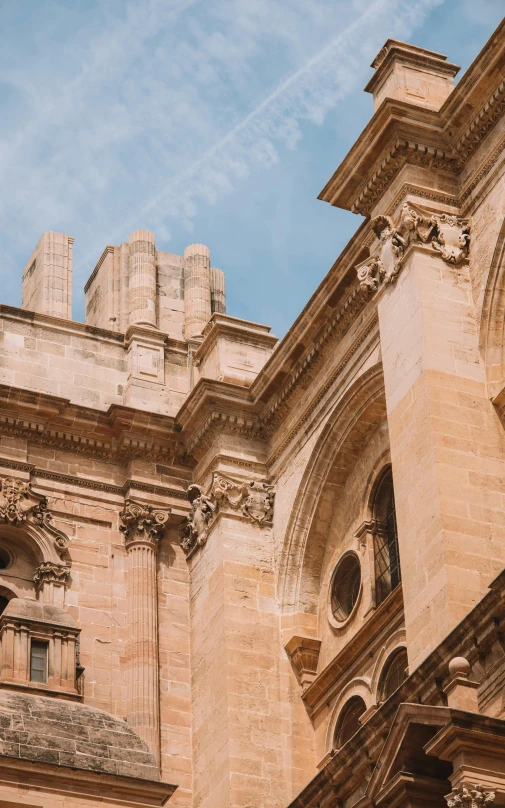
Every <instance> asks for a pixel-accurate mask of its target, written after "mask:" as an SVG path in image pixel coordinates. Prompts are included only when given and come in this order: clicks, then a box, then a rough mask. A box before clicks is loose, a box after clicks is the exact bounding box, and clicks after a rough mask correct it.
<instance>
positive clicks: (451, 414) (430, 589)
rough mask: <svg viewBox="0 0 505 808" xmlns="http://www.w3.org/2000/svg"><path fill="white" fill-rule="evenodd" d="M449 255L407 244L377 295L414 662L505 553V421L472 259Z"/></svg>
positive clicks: (481, 588) (464, 608)
mask: <svg viewBox="0 0 505 808" xmlns="http://www.w3.org/2000/svg"><path fill="white" fill-rule="evenodd" d="M446 238H447V241H448V242H449V236H448V235H447V236H446ZM456 243H457V241H456ZM446 256H447V258H446V260H444V258H443V257H442V255H441V254H440V252H436V251H435V250H434V249H433V248H432V247H421V246H415V247H413V248H411V249H410V250H409V251H408V253H407V254H406V256H405V259H404V263H403V265H402V268H401V270H400V273H399V275H398V278H397V279H396V281H395V282H394V283H391V284H387V285H385V286H384V291H383V292H382V294H381V297H380V299H379V303H378V313H379V324H380V336H381V346H382V361H383V369H384V381H385V388H386V402H387V413H388V424H389V435H390V441H391V459H392V468H393V479H394V487H395V502H396V513H397V522H398V540H399V548H400V562H401V569H402V581H403V592H404V604H405V623H406V632H407V647H408V650H409V667H410V669H411V671H412V670H414V669H415V668H416V667H417V666H418V665H419V664H420V663H421V662H422V661H423V660H424V659H425V658H426V657H427V656H428V655H429V654H430V653H431V651H433V649H434V648H436V646H437V645H438V644H439V643H440V642H441V641H442V640H443V639H444V637H446V636H447V635H448V634H449V633H450V631H452V630H453V629H454V628H455V626H457V625H458V623H459V622H460V621H461V620H462V619H463V618H464V617H465V616H466V615H467V614H468V613H469V612H470V610H471V609H472V608H473V606H475V604H476V603H477V602H478V601H479V600H480V599H481V598H482V597H483V595H484V594H485V593H486V591H487V589H488V586H489V584H490V583H491V581H492V580H493V578H494V577H495V576H496V575H497V574H498V573H499V572H500V571H501V570H502V569H503V566H504V563H505V546H504V545H503V543H502V542H500V541H498V540H497V539H496V538H493V536H492V533H491V531H490V527H489V524H486V519H487V516H486V508H487V507H488V504H489V502H490V498H491V495H492V492H490V491H489V490H487V485H488V478H489V475H490V474H498V473H501V475H502V476H505V464H504V462H503V460H502V458H503V456H504V449H505V446H504V435H503V427H502V426H501V424H500V423H499V419H498V415H497V413H496V411H495V410H494V408H493V405H492V403H491V402H490V400H489V397H488V394H487V389H486V383H485V376H484V367H483V363H482V361H481V358H480V353H479V346H478V332H477V329H476V324H475V313H474V308H473V302H472V296H471V288H470V276H469V267H468V262H467V261H466V260H464V259H461V260H457V259H458V253H457V252H455V251H454V250H453V252H452V259H451V260H449V258H450V253H449V252H446ZM470 257H471V252H470ZM499 468H501V469H502V470H501V472H499V471H498V469H499Z"/></svg>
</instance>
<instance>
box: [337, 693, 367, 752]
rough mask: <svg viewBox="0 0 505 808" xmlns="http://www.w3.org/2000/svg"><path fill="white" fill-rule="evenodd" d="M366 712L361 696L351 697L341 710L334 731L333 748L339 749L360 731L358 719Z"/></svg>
mask: <svg viewBox="0 0 505 808" xmlns="http://www.w3.org/2000/svg"><path fill="white" fill-rule="evenodd" d="M364 712H366V704H365V702H364V701H363V699H362V698H361V696H353V697H352V699H349V701H348V702H347V704H345V705H344V707H343V708H342V712H341V713H340V716H339V719H338V723H337V728H336V730H335V746H336V747H337V749H340V747H341V746H343V745H344V744H345V743H347V741H348V740H349V739H350V738H352V736H353V735H354V734H355V733H356V732H357V731H358V730H359V729H360V727H361V724H360V721H359V719H360V718H361V716H362V715H363V713H364Z"/></svg>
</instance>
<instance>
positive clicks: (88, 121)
mask: <svg viewBox="0 0 505 808" xmlns="http://www.w3.org/2000/svg"><path fill="white" fill-rule="evenodd" d="M441 2H442V0H417V2H416V3H411V2H410V0H374V1H373V2H371V1H369V0H354V2H351V3H349V2H348V0H311V2H310V3H307V2H306V0H254V2H250V0H129V1H128V2H124V1H123V0H109V2H107V3H103V2H93V0H89V3H87V4H83V7H86V8H85V10H86V13H84V12H83V11H82V9H81V11H80V12H79V14H78V11H77V10H75V9H74V11H73V12H72V13H71V12H70V11H69V10H68V8H67V7H66V4H65V3H61V2H59V0H46V2H45V3H44V4H40V6H39V7H38V8H39V9H40V8H41V9H42V11H40V13H39V16H37V13H34V8H36V7H34V6H33V4H32V2H31V0H19V3H18V4H16V7H17V9H18V13H19V15H20V16H21V17H23V6H24V5H26V3H28V6H29V7H30V12H31V13H30V18H31V20H32V31H31V32H30V31H29V30H28V31H25V37H24V40H23V41H24V43H25V44H24V47H25V49H26V51H25V52H23V49H22V48H21V49H19V47H18V48H17V50H16V51H15V50H14V45H13V43H12V45H9V41H8V38H9V31H13V30H14V29H15V27H16V25H19V24H20V20H17V19H16V13H15V12H14V11H13V10H12V8H11V9H10V10H9V12H8V13H6V12H4V11H3V10H0V23H3V26H2V28H3V30H4V36H5V38H6V41H5V43H4V44H5V46H6V47H5V48H2V53H3V54H4V55H3V57H0V97H1V96H2V93H3V98H4V100H5V108H6V110H7V115H6V116H5V117H4V119H3V121H4V122H3V124H0V146H1V148H0V155H1V156H0V181H1V184H2V189H3V191H4V193H3V194H2V198H1V200H0V214H1V219H2V221H4V222H5V233H4V234H3V235H4V236H5V238H4V244H5V246H6V251H7V254H8V253H9V251H11V252H12V254H13V256H14V255H16V256H17V254H18V253H19V244H23V243H25V244H26V246H25V248H24V252H25V254H26V257H27V255H28V253H29V251H30V249H31V247H32V246H33V242H34V241H35V240H36V238H38V236H39V234H40V232H41V231H42V230H46V229H61V230H64V231H66V232H71V233H72V234H73V235H75V236H76V247H77V254H79V252H80V254H81V256H82V258H80V260H79V261H78V262H77V267H76V269H77V274H78V275H79V274H80V275H81V277H82V276H85V275H86V274H87V273H88V272H89V271H90V270H91V269H92V266H93V262H94V260H95V259H96V258H97V257H98V255H99V253H100V252H101V249H102V247H103V246H104V244H105V243H116V242H117V241H120V240H122V239H124V238H127V237H128V233H129V231H130V230H131V229H133V228H135V227H144V226H145V227H149V228H151V229H153V230H155V232H156V234H157V236H158V237H159V238H161V239H162V240H164V241H165V242H166V243H168V241H169V238H170V233H171V232H173V231H174V230H175V228H180V227H185V228H187V229H190V228H191V222H192V219H193V217H194V215H195V212H196V211H197V210H198V209H199V208H200V207H201V206H202V205H204V204H213V203H216V202H217V201H219V200H221V199H222V198H223V196H224V195H225V194H227V193H229V192H230V190H231V189H232V188H236V187H237V185H238V184H239V183H240V182H241V180H242V179H243V178H244V177H246V176H248V175H249V174H250V173H251V172H253V171H254V170H255V168H256V167H257V166H263V167H264V166H268V165H271V164H273V163H275V162H276V161H278V160H279V159H280V158H281V157H282V154H283V153H284V151H285V150H288V149H294V148H296V147H297V145H298V144H299V142H300V139H301V137H302V135H303V131H304V127H306V126H307V125H310V124H316V125H320V124H321V123H322V122H323V121H324V119H325V116H326V115H327V113H328V112H329V111H330V110H332V109H333V108H334V107H335V106H336V105H337V104H338V103H339V101H340V100H341V99H342V98H343V97H344V96H345V95H346V94H348V93H349V92H350V91H353V90H355V89H356V87H357V86H359V84H360V83H361V82H362V81H363V78H364V76H365V74H366V69H367V64H368V63H369V62H370V60H371V58H372V57H373V56H374V55H375V52H376V51H377V50H378V48H379V47H380V46H381V45H382V43H383V41H384V40H385V39H386V38H387V37H388V36H394V37H397V38H408V37H409V36H410V35H411V34H412V32H413V30H414V29H415V28H416V27H417V26H419V25H420V24H422V22H423V21H424V19H425V18H426V16H427V15H428V14H429V13H430V12H431V11H432V9H433V8H434V7H435V6H437V5H439V4H440V3H441ZM25 11H26V9H25ZM74 15H77V16H74ZM25 27H26V26H25ZM16 45H18V43H16ZM48 54H50V56H48ZM343 125H345V124H343ZM26 242H28V243H26ZM83 243H84V246H83ZM5 268H6V270H7V271H11V269H13V268H14V267H10V266H9V265H8V262H7V265H6V267H5ZM16 269H19V266H17V267H16Z"/></svg>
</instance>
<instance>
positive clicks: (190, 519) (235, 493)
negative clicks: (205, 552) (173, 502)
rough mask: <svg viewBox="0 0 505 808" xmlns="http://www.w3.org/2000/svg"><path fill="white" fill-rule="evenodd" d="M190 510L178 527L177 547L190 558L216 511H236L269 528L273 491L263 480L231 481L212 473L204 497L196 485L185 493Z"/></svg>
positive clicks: (271, 518)
mask: <svg viewBox="0 0 505 808" xmlns="http://www.w3.org/2000/svg"><path fill="white" fill-rule="evenodd" d="M187 496H188V499H189V501H190V502H191V510H190V512H189V514H188V516H187V518H186V519H185V520H184V522H183V523H182V526H181V532H180V536H181V547H182V549H183V550H184V552H185V553H186V556H187V558H190V557H191V556H192V555H193V554H194V553H195V552H196V550H198V548H199V547H201V546H202V545H203V544H205V542H206V541H207V538H208V534H209V528H210V525H211V524H212V522H213V521H214V519H215V517H216V516H217V513H218V512H219V511H220V510H223V509H228V510H230V511H234V512H238V513H240V514H241V515H242V516H244V517H245V518H246V519H248V520H249V521H251V522H256V523H257V524H259V525H270V524H271V523H272V520H273V512H274V499H275V488H274V486H273V485H270V484H268V483H266V482H264V481H258V480H251V481H243V480H234V479H232V478H230V477H226V476H224V475H222V474H218V473H215V474H214V476H213V479H212V484H211V487H210V491H209V493H208V494H205V493H204V491H203V489H202V487H201V486H200V485H196V484H192V485H190V486H189V488H188V490H187Z"/></svg>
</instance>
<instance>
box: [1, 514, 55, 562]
mask: <svg viewBox="0 0 505 808" xmlns="http://www.w3.org/2000/svg"><path fill="white" fill-rule="evenodd" d="M55 533H56V534H57V535H55ZM0 535H1V536H5V538H6V539H8V540H10V541H12V543H13V544H16V543H18V542H19V543H20V544H22V545H23V546H24V547H25V549H26V550H27V551H28V552H30V553H31V555H33V557H34V561H35V562H36V564H37V565H39V564H42V563H44V562H46V563H50V564H61V563H62V562H61V557H60V556H61V554H62V553H63V552H64V550H65V548H66V545H67V544H68V537H66V536H65V534H64V533H62V532H61V531H59V530H58V531H57V530H56V528H53V527H52V526H51V528H49V527H48V525H46V524H44V522H43V523H42V524H40V525H39V524H36V523H35V522H33V521H31V520H28V519H26V520H24V521H22V522H20V524H19V525H12V524H0ZM57 539H59V541H60V544H59V545H58V544H57V543H56V540H57Z"/></svg>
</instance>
